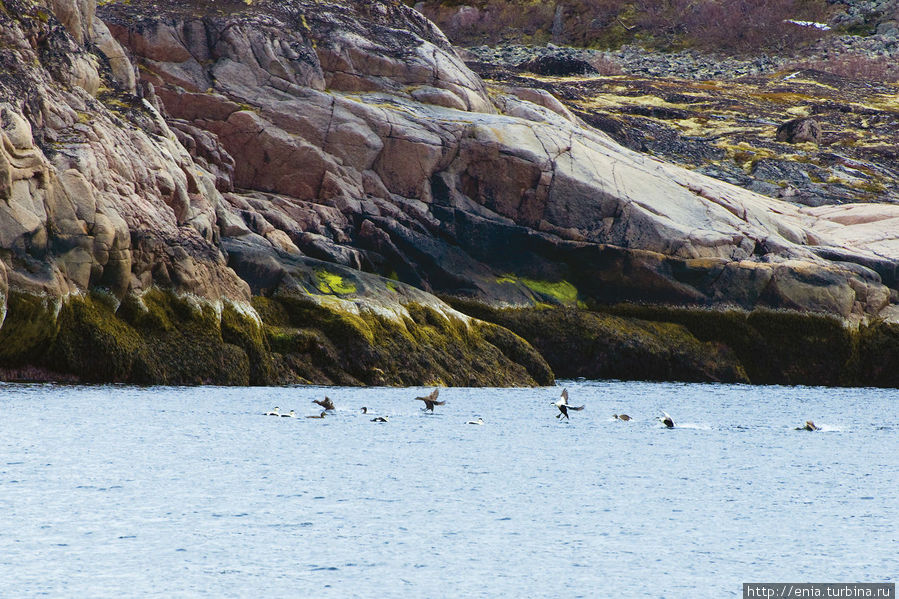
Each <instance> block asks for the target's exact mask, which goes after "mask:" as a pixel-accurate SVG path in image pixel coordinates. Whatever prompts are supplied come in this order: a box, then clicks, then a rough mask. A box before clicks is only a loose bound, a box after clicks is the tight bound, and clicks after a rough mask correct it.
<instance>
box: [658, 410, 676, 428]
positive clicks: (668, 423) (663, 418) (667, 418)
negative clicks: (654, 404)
mask: <svg viewBox="0 0 899 599" xmlns="http://www.w3.org/2000/svg"><path fill="white" fill-rule="evenodd" d="M662 414H663V415H662V416H659V422H661V423H662V424H664V425H665V426H667V427H668V428H674V420H672V419H671V416H669V415H668V412H664V411H663V412H662Z"/></svg>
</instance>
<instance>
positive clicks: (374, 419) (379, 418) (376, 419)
mask: <svg viewBox="0 0 899 599" xmlns="http://www.w3.org/2000/svg"><path fill="white" fill-rule="evenodd" d="M371 421H372V422H387V416H378V417H377V418H372V419H371Z"/></svg>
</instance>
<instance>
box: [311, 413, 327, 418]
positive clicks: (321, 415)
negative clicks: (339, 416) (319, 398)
mask: <svg viewBox="0 0 899 599" xmlns="http://www.w3.org/2000/svg"><path fill="white" fill-rule="evenodd" d="M327 415H328V413H327V412H322V413H321V414H319V415H318V416H306V418H324V417H325V416H327Z"/></svg>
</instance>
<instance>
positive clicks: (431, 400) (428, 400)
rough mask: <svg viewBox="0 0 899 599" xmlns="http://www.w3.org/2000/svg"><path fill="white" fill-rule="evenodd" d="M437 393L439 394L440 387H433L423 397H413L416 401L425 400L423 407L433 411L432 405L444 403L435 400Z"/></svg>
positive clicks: (443, 402)
mask: <svg viewBox="0 0 899 599" xmlns="http://www.w3.org/2000/svg"><path fill="white" fill-rule="evenodd" d="M439 394H440V389H434V390H433V391H431V393H430V394H428V395H426V396H425V397H416V398H415V399H416V400H417V401H423V402H425V407H424V409H425V410H427V411H428V412H433V411H434V406H442V405H444V404H446V402H445V401H437V396H438V395H439Z"/></svg>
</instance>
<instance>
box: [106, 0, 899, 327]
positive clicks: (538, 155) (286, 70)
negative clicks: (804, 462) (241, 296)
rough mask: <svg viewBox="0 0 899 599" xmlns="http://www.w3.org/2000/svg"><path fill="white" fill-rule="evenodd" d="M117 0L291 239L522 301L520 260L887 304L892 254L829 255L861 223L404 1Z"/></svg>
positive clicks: (641, 294)
mask: <svg viewBox="0 0 899 599" xmlns="http://www.w3.org/2000/svg"><path fill="white" fill-rule="evenodd" d="M101 14H102V15H103V17H104V18H105V19H106V20H107V22H108V23H109V24H110V28H111V30H112V31H113V33H114V35H115V36H116V37H117V39H118V40H119V41H120V42H122V43H123V44H124V45H125V46H127V47H128V48H130V49H131V50H132V51H133V52H134V53H135V55H136V58H137V60H138V61H139V63H140V64H141V66H142V72H143V73H145V75H144V79H145V81H147V82H149V83H152V85H153V88H154V90H155V93H156V96H157V97H158V98H159V100H160V102H161V104H162V105H163V106H164V110H165V111H166V112H167V114H168V115H169V117H170V118H171V119H172V120H171V121H170V122H174V123H182V124H181V125H177V126H178V127H179V129H180V130H181V131H186V130H200V131H206V132H210V133H212V134H214V135H215V136H216V138H217V139H218V141H219V142H220V143H221V145H222V146H223V148H224V150H225V151H226V152H227V154H228V155H230V156H233V157H234V158H235V163H236V164H235V168H234V172H233V177H232V179H231V185H233V186H234V187H235V188H239V189H253V190H258V192H263V195H260V194H259V193H258V192H257V193H255V194H253V195H252V196H251V198H250V199H248V198H247V195H246V194H240V195H234V194H231V195H228V196H226V199H227V201H228V202H229V203H231V205H232V207H233V209H234V211H235V212H238V213H241V211H242V213H244V214H246V213H249V212H252V213H254V216H253V217H252V218H243V221H244V223H245V225H246V228H247V231H246V232H244V233H245V234H246V235H251V234H255V235H259V236H262V237H264V238H266V239H267V240H268V241H269V242H270V243H274V244H275V245H278V246H279V247H281V248H286V249H287V250H288V251H297V252H299V253H301V254H305V255H311V256H315V257H318V258H321V259H325V260H328V261H333V262H337V263H340V264H343V265H346V266H350V267H353V268H360V267H361V268H363V269H366V270H373V271H375V272H379V273H382V274H391V273H395V274H396V275H397V276H399V278H400V279H401V280H404V281H406V282H409V283H411V284H413V285H415V286H418V287H420V288H423V289H425V290H428V291H437V292H440V293H446V294H451V295H457V296H470V297H475V298H480V299H482V300H486V301H491V302H506V303H510V304H526V303H529V302H533V301H535V300H536V301H547V300H549V301H552V299H553V298H552V297H546V294H541V293H540V292H535V291H534V285H531V286H530V287H528V285H527V284H526V283H523V282H522V280H540V281H542V280H555V281H558V280H560V279H562V280H565V281H568V282H570V283H571V284H573V285H574V286H575V287H576V288H577V290H578V292H579V294H580V295H579V298H580V299H581V300H583V301H587V302H590V301H597V302H608V301H622V300H625V301H626V300H638V301H661V302H675V303H680V302H688V303H696V304H706V305H708V304H721V303H727V304H734V305H738V306H742V307H747V308H751V307H753V306H755V305H769V306H774V307H789V308H796V309H800V310H802V309H808V310H815V311H826V312H831V313H835V314H838V315H840V316H842V317H859V316H862V315H865V314H867V315H874V314H880V313H881V312H882V311H883V310H884V309H885V308H886V307H887V305H888V304H889V301H888V299H889V293H890V292H889V289H888V288H887V287H885V286H883V285H882V284H881V274H878V272H877V271H874V270H871V269H870V262H871V261H872V260H873V261H875V262H876V261H878V260H880V259H881V258H882V257H877V256H874V255H873V254H866V253H865V252H864V251H861V252H859V251H856V249H857V248H844V249H847V250H848V253H850V254H859V253H861V254H865V256H864V258H865V260H868V262H865V264H866V266H856V267H852V268H849V267H846V266H842V265H840V264H836V263H833V262H830V261H828V260H825V259H822V258H821V257H820V256H821V254H822V252H818V251H817V248H818V246H827V245H830V244H833V245H835V246H838V247H842V243H841V240H839V239H836V238H835V237H834V236H833V233H834V232H833V231H832V230H831V228H829V227H824V229H822V231H817V230H816V227H817V226H818V225H817V224H816V223H817V222H818V221H817V219H812V218H809V215H807V214H804V213H802V212H801V211H800V210H798V209H796V208H795V207H792V206H790V205H786V204H784V203H782V202H777V201H772V200H769V199H767V198H763V197H761V196H758V195H755V194H752V193H749V192H745V191H743V190H739V189H736V188H733V187H730V186H728V185H723V184H720V183H718V182H715V181H713V180H711V179H707V178H705V177H702V176H698V175H695V174H693V173H689V172H687V171H684V170H681V169H678V168H675V167H671V166H669V165H665V164H663V163H661V162H658V161H656V160H654V159H652V158H649V157H647V156H645V155H641V154H637V153H634V152H630V151H627V150H624V149H622V148H621V147H619V146H618V145H617V144H615V143H613V142H611V140H610V139H609V138H608V137H606V136H605V135H603V134H600V133H598V132H596V131H593V130H591V129H589V128H586V127H584V126H582V125H580V124H578V123H576V122H573V121H574V119H573V117H571V115H570V113H569V114H564V112H567V111H564V108H563V107H561V106H558V107H554V106H552V105H551V104H549V103H547V102H539V99H538V103H537V104H535V103H534V102H533V101H528V100H535V99H537V98H534V97H528V98H527V99H526V100H522V99H521V98H522V97H527V96H522V94H521V93H517V94H515V95H513V94H512V93H509V94H500V95H499V96H493V97H492V98H491V97H490V96H488V95H487V93H486V90H485V89H484V87H483V85H482V84H481V83H480V82H479V80H478V79H477V78H475V77H473V76H472V75H471V73H470V72H469V71H468V70H467V69H465V68H464V67H463V66H462V65H461V63H460V62H459V60H458V59H457V58H456V57H455V56H454V54H453V53H452V50H451V49H450V48H449V46H448V45H447V43H446V41H445V39H444V38H443V37H442V35H440V33H439V32H437V31H435V30H434V29H433V27H432V26H431V25H430V24H428V23H427V22H426V21H423V20H421V19H420V17H418V16H417V14H416V13H414V12H409V11H407V10H405V9H403V8H402V7H400V6H395V5H393V4H391V3H372V4H368V3H333V4H324V3H315V4H312V3H304V2H291V3H281V4H279V5H278V8H277V9H275V8H268V7H267V5H266V4H262V5H260V6H259V7H258V8H257V7H254V9H253V10H252V11H244V12H239V13H236V14H231V15H227V16H206V17H203V18H196V17H193V16H190V15H184V14H180V13H179V12H177V11H171V12H169V13H166V14H164V15H162V17H161V18H160V17H158V16H156V15H154V17H153V18H152V19H146V18H140V15H141V8H140V5H139V3H138V5H134V4H131V5H116V4H112V5H107V6H106V7H104V8H103V9H102V10H101ZM348 14H355V15H357V16H358V17H359V18H353V19H347V18H346V15H348ZM294 23H300V24H302V25H301V26H297V27H291V24H294ZM387 23H392V24H393V26H394V27H398V26H401V27H402V28H403V29H402V30H400V29H398V28H394V29H387V28H385V25H386V24H387ZM285 48H290V49H291V50H290V51H289V52H288V51H286V50H285ZM540 104H542V106H541V105H540ZM547 106H549V107H550V109H549V110H547V109H546V107H547ZM497 107H498V108H499V109H500V110H501V114H498V113H497V110H496V108H497ZM563 111H564V112H563ZM197 145H199V144H197ZM225 171H227V168H226V167H222V168H220V169H219V171H218V172H220V173H222V172H225ZM228 186H229V185H228V183H227V182H226V183H224V185H220V187H226V188H227V187H228ZM825 229H826V230H827V231H828V233H827V234H824V230H825ZM279 231H280V232H281V233H283V234H284V235H283V236H282V235H280V234H279V233H278V232H279ZM238 233H240V231H239V230H238V229H236V228H232V229H231V230H230V233H229V235H228V236H230V237H235V236H239V235H238ZM285 236H286V238H289V241H290V243H287V239H286V238H285ZM272 240H275V241H272ZM234 260H235V258H234V256H233V255H232V263H233V262H234ZM857 262H858V261H857ZM889 268H891V267H885V269H886V270H889ZM880 270H884V268H881V269H880ZM860 289H863V291H862V292H858V291H857V290H860Z"/></svg>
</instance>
